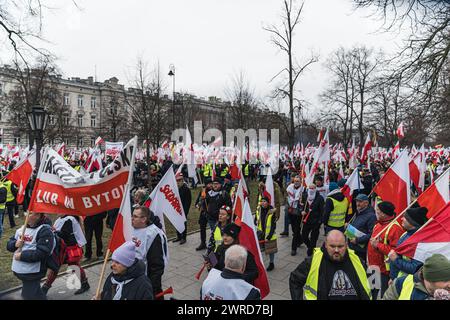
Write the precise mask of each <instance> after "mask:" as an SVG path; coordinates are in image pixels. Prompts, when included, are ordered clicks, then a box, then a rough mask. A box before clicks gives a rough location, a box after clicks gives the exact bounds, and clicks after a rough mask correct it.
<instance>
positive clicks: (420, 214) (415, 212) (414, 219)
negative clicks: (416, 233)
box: [405, 207, 428, 227]
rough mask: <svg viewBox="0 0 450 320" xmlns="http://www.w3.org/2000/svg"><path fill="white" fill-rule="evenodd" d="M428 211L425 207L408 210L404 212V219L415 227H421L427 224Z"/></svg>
mask: <svg viewBox="0 0 450 320" xmlns="http://www.w3.org/2000/svg"><path fill="white" fill-rule="evenodd" d="M427 212H428V209H427V208H425V207H419V208H409V209H408V210H406V212H405V218H406V220H408V222H409V223H411V224H412V225H413V226H415V227H421V226H422V225H424V224H425V222H427V220H428V219H427Z"/></svg>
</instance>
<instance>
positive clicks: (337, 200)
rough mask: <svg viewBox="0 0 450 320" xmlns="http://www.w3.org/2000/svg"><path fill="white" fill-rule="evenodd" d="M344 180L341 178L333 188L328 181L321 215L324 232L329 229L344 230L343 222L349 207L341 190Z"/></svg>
mask: <svg viewBox="0 0 450 320" xmlns="http://www.w3.org/2000/svg"><path fill="white" fill-rule="evenodd" d="M345 182H346V180H345V179H341V180H340V181H339V182H338V184H337V186H338V188H336V189H333V185H332V183H330V193H328V195H327V197H326V199H325V209H324V215H323V224H324V226H325V234H327V233H328V232H330V231H331V230H339V231H342V232H344V229H345V222H346V220H348V219H347V217H348V209H349V207H350V205H349V202H348V199H347V198H346V197H345V196H344V194H343V193H342V192H341V189H340V188H342V187H343V186H344V185H345Z"/></svg>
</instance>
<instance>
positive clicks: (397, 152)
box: [391, 141, 400, 159]
mask: <svg viewBox="0 0 450 320" xmlns="http://www.w3.org/2000/svg"><path fill="white" fill-rule="evenodd" d="M399 156H400V142H399V141H397V143H396V144H395V146H394V149H392V154H391V158H392V159H397V158H398V157H399Z"/></svg>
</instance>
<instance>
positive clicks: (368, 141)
mask: <svg viewBox="0 0 450 320" xmlns="http://www.w3.org/2000/svg"><path fill="white" fill-rule="evenodd" d="M370 150H372V140H371V139H370V132H367V138H366V142H365V143H364V148H363V151H362V157H361V160H362V161H363V162H365V161H366V160H367V157H368V155H369V151H370Z"/></svg>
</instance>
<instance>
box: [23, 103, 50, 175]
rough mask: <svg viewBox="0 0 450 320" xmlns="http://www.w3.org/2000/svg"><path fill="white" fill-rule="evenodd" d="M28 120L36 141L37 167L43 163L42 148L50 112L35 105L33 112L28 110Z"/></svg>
mask: <svg viewBox="0 0 450 320" xmlns="http://www.w3.org/2000/svg"><path fill="white" fill-rule="evenodd" d="M27 117H28V121H29V122H30V127H31V130H32V131H33V135H34V137H35V141H36V168H39V166H40V164H41V148H42V140H43V133H44V130H45V127H46V125H47V119H48V114H47V112H46V111H45V109H44V107H41V106H39V105H36V106H33V107H32V108H31V112H27Z"/></svg>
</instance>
